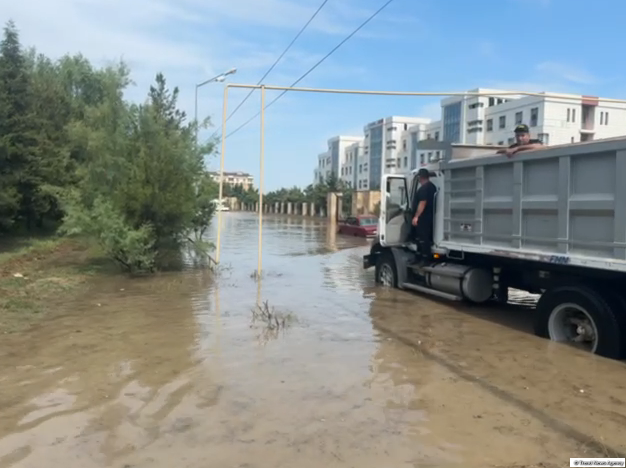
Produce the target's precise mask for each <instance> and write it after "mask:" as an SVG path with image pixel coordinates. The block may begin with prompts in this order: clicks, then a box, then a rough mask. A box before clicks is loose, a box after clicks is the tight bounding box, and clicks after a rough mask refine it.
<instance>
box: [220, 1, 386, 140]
mask: <svg viewBox="0 0 626 468" xmlns="http://www.w3.org/2000/svg"><path fill="white" fill-rule="evenodd" d="M393 1H394V0H387V2H385V3H384V4H383V6H381V7H380V8H379V9H378V10H376V11H375V12H374V13H373V14H372V15H371V16H370V17H369V18H367V19H366V20H365V21H364V22H363V23H361V24H360V25H359V27H358V28H356V29H355V30H354V31H352V32H351V33H350V34H349V35H348V36H347V37H346V38H345V39H344V40H342V41H341V42H340V43H339V44H337V45H336V46H335V47H334V48H333V49H332V50H331V51H330V52H328V53H327V54H326V55H325V56H324V57H322V58H321V59H320V61H319V62H317V63H316V64H315V65H313V66H312V67H311V68H309V70H308V71H307V72H306V73H305V74H304V75H302V76H301V77H300V78H298V79H297V80H296V81H294V82H293V83H292V84H291V86H290V88H293V87H294V86H295V85H297V84H298V83H300V81H302V80H303V79H304V78H306V77H307V76H308V75H309V74H310V73H311V72H312V71H313V70H315V69H316V68H317V67H318V66H319V65H321V64H322V62H324V60H326V59H327V58H328V57H330V56H331V55H332V54H334V53H335V51H336V50H337V49H339V48H340V47H341V46H342V45H344V44H345V43H346V42H348V41H349V40H350V39H351V38H352V36H354V35H355V34H356V33H358V32H359V31H360V30H361V29H363V28H364V27H365V25H367V23H369V22H370V21H372V20H373V19H374V18H375V17H376V16H378V14H379V13H380V12H381V11H383V10H384V9H385V8H387V7H388V6H389V4H391V3H392V2H393ZM252 90H254V88H252ZM287 91H289V90H288V89H286V90H284V91H283V92H282V93H280V94H279V95H278V96H276V98H275V99H274V100H273V101H271V102H270V103H269V104H268V105H266V106H265V107H264V109H267V108H268V107H269V106H271V105H272V104H274V103H275V102H276V101H278V100H279V99H280V98H281V97H283V96H284V95H285V93H287ZM259 115H261V112H260V111H259V112H257V113H256V114H255V115H254V116H252V117H251V118H250V119H248V120H246V121H245V122H244V123H243V124H241V125H240V126H239V127H237V128H236V129H235V130H233V131H232V132H230V133H229V134H228V135H226V138H228V137H231V136H233V135H234V134H235V133H237V132H238V131H239V130H241V129H242V128H244V127H245V126H246V125H248V124H249V123H250V122H252V121H253V120H254V119H256V118H257V117H258V116H259Z"/></svg>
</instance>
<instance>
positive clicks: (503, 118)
mask: <svg viewBox="0 0 626 468" xmlns="http://www.w3.org/2000/svg"><path fill="white" fill-rule="evenodd" d="M498 128H506V115H501V116H500V117H499V118H498Z"/></svg>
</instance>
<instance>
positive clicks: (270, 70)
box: [212, 0, 328, 136]
mask: <svg viewBox="0 0 626 468" xmlns="http://www.w3.org/2000/svg"><path fill="white" fill-rule="evenodd" d="M327 3H328V0H324V1H323V2H322V4H321V5H320V6H319V7H318V8H317V10H315V13H313V15H312V16H311V17H310V18H309V20H308V21H307V22H306V24H305V25H304V26H303V27H302V29H300V31H299V32H298V34H296V37H294V38H293V40H292V41H291V42H290V43H289V45H288V46H287V48H286V49H285V50H283V53H282V54H280V56H279V57H278V58H277V59H276V61H275V62H274V64H273V65H272V66H271V67H270V68H269V70H267V71H266V72H265V75H263V76H262V77H261V79H260V80H259V81H258V82H257V85H260V84H261V83H262V82H263V80H264V79H265V78H266V77H267V75H269V74H270V73H271V72H272V70H273V69H274V67H276V65H278V62H280V60H281V59H282V58H283V57H284V56H285V54H286V53H287V52H288V51H289V49H291V46H292V45H294V44H295V42H296V41H297V40H298V38H299V37H300V36H301V35H302V33H303V32H304V31H305V30H306V28H308V27H309V24H311V22H312V21H313V20H314V19H315V17H316V16H317V15H318V13H319V12H320V11H322V8H324V6H325V5H326V4H327ZM253 92H254V88H252V89H251V90H250V92H249V93H248V94H247V95H246V97H245V98H243V101H241V102H240V103H239V105H238V106H237V107H235V109H234V110H233V111H232V112H231V113H230V115H229V116H228V117H226V122H228V121H229V120H230V118H231V117H232V116H233V115H235V112H237V111H238V110H239V108H240V107H241V106H243V105H244V103H245V102H246V101H247V100H248V98H249V97H250V96H251V95H252V93H253ZM220 128H221V127H219V128H218V129H217V130H215V132H214V133H213V135H212V136H215V134H216V133H217V132H218V131H219V130H220Z"/></svg>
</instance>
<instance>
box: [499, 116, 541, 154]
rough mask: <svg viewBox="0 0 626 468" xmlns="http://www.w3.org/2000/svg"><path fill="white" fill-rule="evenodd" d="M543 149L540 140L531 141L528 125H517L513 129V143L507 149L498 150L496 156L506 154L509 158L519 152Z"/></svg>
mask: <svg viewBox="0 0 626 468" xmlns="http://www.w3.org/2000/svg"><path fill="white" fill-rule="evenodd" d="M542 147H543V142H542V141H541V140H536V139H531V138H530V130H529V128H528V125H526V124H519V125H518V126H517V127H515V143H513V144H512V145H511V146H509V147H508V148H507V149H501V150H498V152H497V154H506V155H507V156H508V157H509V158H510V157H512V156H513V155H515V154H516V153H519V152H520V151H528V150H536V149H540V148H542Z"/></svg>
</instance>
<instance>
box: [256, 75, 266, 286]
mask: <svg viewBox="0 0 626 468" xmlns="http://www.w3.org/2000/svg"><path fill="white" fill-rule="evenodd" d="M259 152H260V163H261V172H260V174H259V258H258V264H257V272H258V274H259V284H260V282H261V264H262V260H263V209H262V206H263V168H264V166H265V162H264V159H265V86H261V149H260V151H259Z"/></svg>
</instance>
